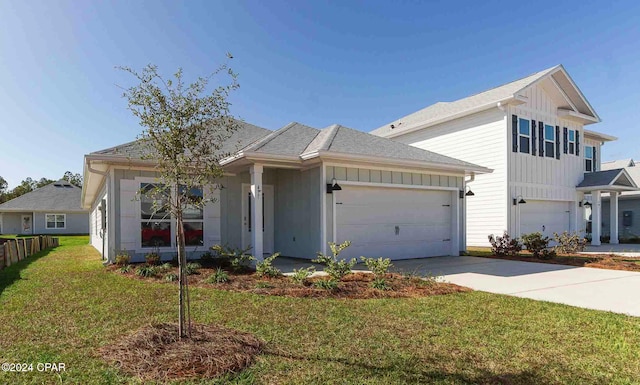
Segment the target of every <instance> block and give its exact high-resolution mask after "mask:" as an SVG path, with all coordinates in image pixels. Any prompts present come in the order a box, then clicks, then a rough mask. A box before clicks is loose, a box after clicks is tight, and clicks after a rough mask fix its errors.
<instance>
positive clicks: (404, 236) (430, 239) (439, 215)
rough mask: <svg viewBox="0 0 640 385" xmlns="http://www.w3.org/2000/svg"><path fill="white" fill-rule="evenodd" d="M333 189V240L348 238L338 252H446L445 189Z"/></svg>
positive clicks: (448, 203)
mask: <svg viewBox="0 0 640 385" xmlns="http://www.w3.org/2000/svg"><path fill="white" fill-rule="evenodd" d="M334 194H336V195H335V198H336V232H337V240H338V242H343V241H346V240H349V241H351V246H350V247H349V248H347V249H346V250H345V251H343V254H342V256H343V257H345V258H352V257H360V256H369V257H371V256H375V257H378V256H383V257H387V258H392V259H402V258H419V257H427V256H440V255H448V254H450V252H451V240H450V238H451V220H452V218H451V197H452V194H451V192H450V191H434V190H430V191H429V190H421V189H419V190H413V189H399V188H374V187H354V186H346V187H344V188H343V190H342V191H339V192H337V193H334Z"/></svg>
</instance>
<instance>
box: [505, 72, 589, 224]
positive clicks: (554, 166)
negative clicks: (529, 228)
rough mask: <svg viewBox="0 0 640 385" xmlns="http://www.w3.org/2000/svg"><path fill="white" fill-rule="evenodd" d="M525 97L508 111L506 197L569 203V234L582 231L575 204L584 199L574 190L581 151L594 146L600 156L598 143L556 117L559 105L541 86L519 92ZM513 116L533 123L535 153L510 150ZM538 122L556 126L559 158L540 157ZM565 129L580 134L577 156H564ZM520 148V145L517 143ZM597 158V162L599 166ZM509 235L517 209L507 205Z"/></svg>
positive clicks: (577, 126)
mask: <svg viewBox="0 0 640 385" xmlns="http://www.w3.org/2000/svg"><path fill="white" fill-rule="evenodd" d="M521 94H522V95H523V96H525V97H526V98H527V102H526V103H523V104H521V105H518V106H511V107H510V108H509V117H510V118H509V119H508V125H509V130H508V132H509V134H508V135H507V138H508V139H507V140H508V146H507V149H508V159H509V160H508V165H509V170H508V178H509V196H510V197H511V198H515V197H518V196H522V197H523V198H524V199H525V200H532V201H563V202H571V205H570V206H569V207H570V211H571V213H570V216H571V228H570V230H571V231H577V230H583V228H582V227H584V226H583V225H582V223H581V221H580V220H579V219H578V218H580V215H581V214H580V212H579V211H581V209H579V208H578V202H579V201H581V200H582V199H583V197H584V196H583V194H582V193H580V192H578V191H576V186H577V185H578V184H579V183H580V182H581V181H582V179H583V178H584V167H585V160H584V154H585V151H584V148H585V146H595V147H596V152H597V154H598V155H599V154H600V142H596V141H593V140H591V139H588V138H585V134H584V128H583V125H582V124H580V123H578V122H575V121H572V120H567V119H562V118H560V117H559V116H558V114H557V111H558V106H557V105H556V104H555V103H554V101H553V100H552V99H551V98H549V96H548V95H547V94H546V92H545V91H544V89H543V87H541V86H539V85H534V86H532V87H530V88H528V89H526V90H525V91H523V92H522V93H521ZM512 115H516V116H517V117H518V119H520V118H522V119H527V120H529V122H531V121H532V120H535V121H536V128H535V130H536V154H535V156H534V155H532V154H531V148H530V152H529V153H528V154H527V153H522V152H520V148H518V152H514V151H512V149H513V136H512V129H513V127H512V124H513V123H512V120H511V116H512ZM539 122H543V124H544V125H551V126H553V127H554V129H555V127H556V126H558V127H559V134H560V135H559V138H556V140H560V146H559V148H560V159H557V158H556V157H553V158H550V157H547V156H546V155H545V156H540V155H539V151H540V142H539V141H540V133H539V129H538V124H539ZM564 127H566V128H567V130H575V131H576V132H577V133H579V138H580V143H579V147H580V151H579V152H580V154H579V155H575V154H570V153H567V154H565V153H564ZM518 146H519V143H518ZM599 158H600V157H599V156H597V157H596V162H597V163H598V164H599V163H600V160H599ZM508 231H509V233H513V234H515V233H516V232H517V206H514V205H513V204H510V205H509V229H508Z"/></svg>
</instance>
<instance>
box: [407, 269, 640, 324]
mask: <svg viewBox="0 0 640 385" xmlns="http://www.w3.org/2000/svg"><path fill="white" fill-rule="evenodd" d="M394 266H395V269H396V271H400V272H411V273H418V274H430V275H435V276H442V277H443V279H444V281H446V282H451V283H455V284H457V285H461V286H466V287H470V288H472V289H474V290H482V291H487V292H490V293H497V294H507V295H513V296H516V297H523V298H531V299H537V300H542V301H550V302H557V303H563V304H567V305H572V306H578V307H583V308H587V309H595V310H606V311H612V312H615V313H623V314H628V315H633V316H636V317H640V295H638V293H640V273H636V272H630V271H619V270H604V269H592V268H588V267H574V266H564V265H552V264H547V263H533V262H520V261H506V260H500V259H490V258H479V257H439V258H425V259H412V260H405V261H395V262H394Z"/></svg>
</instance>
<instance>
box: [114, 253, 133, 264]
mask: <svg viewBox="0 0 640 385" xmlns="http://www.w3.org/2000/svg"><path fill="white" fill-rule="evenodd" d="M129 262H131V256H130V255H129V254H127V253H126V252H120V253H118V254H117V255H116V265H118V266H125V265H128V264H129Z"/></svg>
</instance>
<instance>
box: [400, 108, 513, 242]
mask: <svg viewBox="0 0 640 385" xmlns="http://www.w3.org/2000/svg"><path fill="white" fill-rule="evenodd" d="M394 140H397V141H400V142H403V143H407V144H410V145H413V146H416V147H419V148H422V149H425V150H429V151H433V152H435V153H438V154H442V155H447V156H450V157H453V158H457V159H460V160H464V161H467V162H470V163H474V164H477V165H480V166H483V167H488V168H490V169H493V172H492V173H490V174H482V175H477V176H476V177H475V180H474V181H473V182H470V183H468V184H467V185H468V186H469V188H471V190H472V191H473V192H474V194H475V196H471V197H467V198H465V202H464V203H465V204H466V212H467V218H466V244H467V245H470V246H487V245H488V244H489V243H488V240H487V236H488V235H489V234H501V233H502V232H503V231H504V230H506V229H507V220H508V218H507V209H506V207H505V203H506V201H507V199H508V196H507V116H506V113H505V112H504V111H501V110H499V109H498V108H492V109H490V110H487V111H483V112H479V113H476V114H472V115H468V116H465V117H462V118H459V119H455V120H451V121H448V122H445V123H442V124H438V125H435V126H431V127H428V128H426V129H423V130H418V131H416V132H412V133H409V134H406V135H401V136H398V137H395V138H394ZM461 211H464V210H461Z"/></svg>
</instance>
